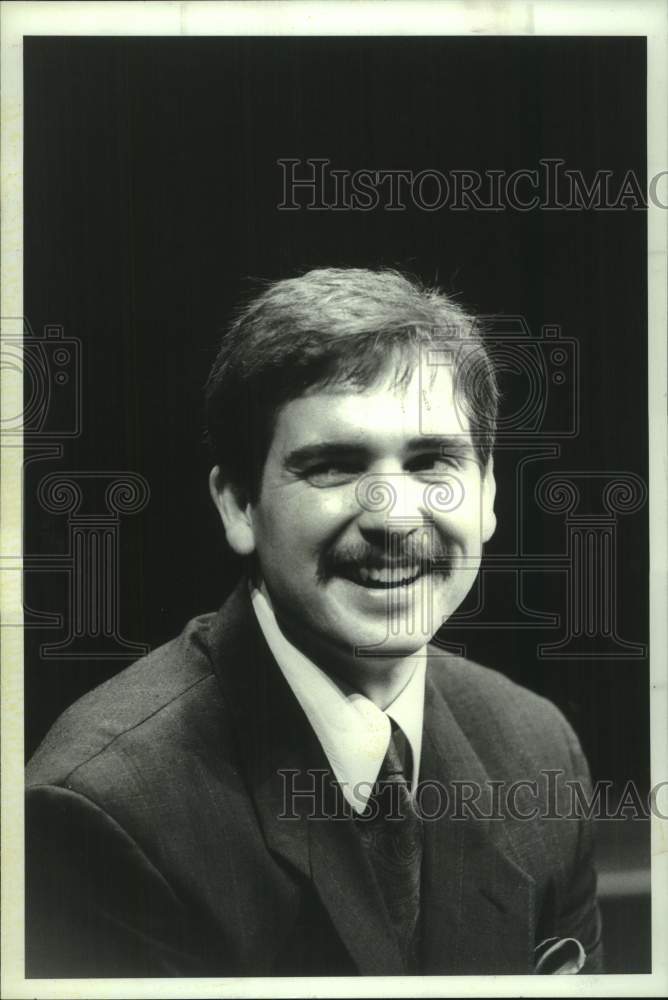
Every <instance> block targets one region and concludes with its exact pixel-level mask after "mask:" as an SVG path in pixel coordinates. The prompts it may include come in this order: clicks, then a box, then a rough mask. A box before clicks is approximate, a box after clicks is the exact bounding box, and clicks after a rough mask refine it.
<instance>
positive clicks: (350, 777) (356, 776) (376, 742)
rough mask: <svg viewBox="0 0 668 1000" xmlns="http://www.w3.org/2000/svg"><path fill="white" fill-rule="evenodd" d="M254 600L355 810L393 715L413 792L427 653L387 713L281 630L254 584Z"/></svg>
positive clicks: (364, 797) (369, 784) (360, 807)
mask: <svg viewBox="0 0 668 1000" xmlns="http://www.w3.org/2000/svg"><path fill="white" fill-rule="evenodd" d="M251 601H252V604H253V609H254V611H255V615H256V617H257V620H258V623H259V625H260V628H261V630H262V633H263V635H264V637H265V639H266V641H267V645H268V646H269V648H270V650H271V652H272V653H273V656H274V659H275V660H276V662H277V664H278V666H279V668H280V670H281V672H282V673H283V676H284V677H285V679H286V681H287V682H288V684H289V685H290V688H291V689H292V692H293V694H294V695H295V697H296V699H297V701H298V702H299V704H300V705H301V707H302V710H303V711H304V713H305V714H306V717H307V718H308V720H309V722H310V724H311V726H312V727H313V730H314V731H315V734H316V736H317V737H318V740H319V741H320V744H321V746H322V748H323V750H324V751H325V754H326V755H327V759H328V761H329V763H330V765H331V768H332V771H333V772H334V774H335V776H336V779H337V781H338V782H339V784H340V785H341V788H342V790H343V794H344V795H345V797H346V799H347V801H348V802H349V803H350V804H351V805H352V806H353V808H354V809H355V810H356V811H357V812H359V813H361V812H363V811H364V809H365V808H366V805H367V801H368V799H369V796H370V794H371V791H372V789H373V785H374V784H375V782H376V779H377V777H378V772H379V771H380V765H381V764H382V762H383V758H384V757H385V754H386V752H387V747H388V745H389V742H390V735H391V725H390V717H391V718H392V719H394V721H395V722H396V723H397V724H398V725H399V726H401V728H402V730H403V731H404V733H405V735H406V739H407V740H408V743H409V745H410V748H411V752H412V755H413V775H412V788H413V791H414V790H415V788H416V785H417V781H418V776H419V773H420V757H421V753H422V723H423V716H424V683H425V669H426V659H425V657H424V654H423V653H422V652H421V651H420V652H419V653H418V654H413V657H414V659H415V669H414V670H413V673H412V675H411V678H410V680H409V681H408V683H407V684H406V686H405V687H404V688H403V689H402V691H401V693H400V694H398V695H397V697H396V698H395V700H394V701H393V702H392V704H391V705H388V707H387V709H386V710H385V711H384V712H383V711H382V710H381V709H380V708H378V706H377V705H375V704H374V703H373V702H372V701H371V700H370V699H369V698H367V697H365V695H363V694H360V693H359V692H358V691H353V690H352V689H350V688H348V687H346V686H345V685H343V684H342V683H341V682H335V681H334V680H332V678H331V677H330V676H329V674H326V673H325V671H324V670H321V668H320V667H318V666H317V665H316V664H315V663H313V661H312V660H310V659H309V658H308V657H307V656H305V655H304V654H303V653H302V652H301V651H300V650H299V649H297V647H296V646H294V645H293V644H292V643H291V642H290V641H289V640H288V639H287V638H286V637H285V635H284V634H283V632H282V631H281V628H280V626H279V624H278V622H277V620H276V616H275V614H274V611H273V608H272V606H271V602H270V600H269V598H268V596H267V595H266V594H265V593H264V592H263V591H261V590H259V589H258V588H257V587H255V586H253V585H252V584H251Z"/></svg>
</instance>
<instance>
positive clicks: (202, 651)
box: [27, 269, 601, 976]
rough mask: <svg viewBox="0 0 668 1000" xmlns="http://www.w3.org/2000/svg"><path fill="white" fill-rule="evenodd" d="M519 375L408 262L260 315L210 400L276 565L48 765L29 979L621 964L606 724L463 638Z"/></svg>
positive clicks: (223, 368) (216, 496)
mask: <svg viewBox="0 0 668 1000" xmlns="http://www.w3.org/2000/svg"><path fill="white" fill-rule="evenodd" d="M497 398H498V393H497V387H496V382H495V377H494V372H493V369H492V366H491V364H490V362H489V360H488V358H487V355H486V353H485V350H484V344H483V342H482V340H481V339H480V336H479V334H478V332H477V328H476V325H475V323H474V321H473V319H472V318H471V317H469V316H468V315H467V314H465V313H464V312H463V311H462V310H461V309H460V308H458V307H457V306H456V305H455V304H454V303H452V302H451V301H450V300H449V299H448V298H447V297H445V296H444V295H443V294H442V293H440V292H439V291H438V290H435V289H427V288H423V287H422V286H421V285H419V284H418V283H417V282H414V281H409V280H408V279H407V278H405V277H404V276H402V275H401V274H398V273H397V272H393V271H384V270H380V271H367V270H360V269H323V270H316V271H311V272H309V273H307V274H305V275H303V276H302V277H298V278H294V279H289V280H284V281H279V282H277V283H275V284H273V285H270V286H268V287H267V288H266V289H265V290H264V291H263V292H262V293H261V294H260V295H259V296H257V297H256V298H255V299H254V300H253V301H251V302H250V303H249V304H248V305H246V306H245V307H244V308H243V309H242V310H241V311H240V312H239V313H238V315H237V317H236V319H235V321H234V322H233V323H232V324H231V326H230V328H229V330H228V332H227V334H226V336H225V337H224V339H223V342H222V344H221V347H220V351H219V354H218V357H217V359H216V362H215V364H214V366H213V369H212V372H211V375H210V378H209V382H208V385H207V416H208V423H209V436H210V441H211V445H212V448H213V452H214V455H215V466H214V468H213V470H212V472H211V476H210V488H211V494H212V497H213V500H214V502H215V504H216V506H217V508H218V510H219V513H220V516H221V519H222V524H223V528H224V531H225V535H226V538H227V541H228V543H229V545H230V546H231V548H232V549H233V550H234V551H235V552H236V553H237V554H238V555H240V556H242V557H244V560H245V564H246V572H245V574H244V577H243V579H242V580H240V582H239V585H238V587H237V588H236V590H235V591H234V593H233V594H232V595H231V596H230V598H229V599H228V600H227V601H226V602H225V604H224V605H223V607H222V608H221V610H220V611H219V612H218V613H217V614H215V615H214V614H207V615H203V616H201V617H199V618H197V619H195V620H193V621H192V622H190V623H189V625H188V626H187V627H186V629H185V630H184V632H183V633H182V634H181V636H180V637H179V638H178V639H175V640H173V641H172V642H170V643H168V644H167V645H166V646H163V647H161V648H160V649H158V650H155V651H154V652H153V653H152V654H151V655H150V656H148V657H146V658H144V659H143V660H141V661H139V662H138V663H137V664H135V665H134V666H132V667H130V668H129V669H128V670H126V671H124V672H123V673H121V674H120V675H118V677H116V678H113V679H112V680H111V681H109V682H108V683H107V684H105V685H103V686H102V687H101V688H98V689H97V690H96V691H93V692H92V693H91V694H89V695H87V696H86V697H85V698H84V699H82V700H81V701H80V702H79V703H77V704H76V705H75V706H73V707H72V708H71V709H69V710H68V712H66V713H65V715H64V716H63V717H62V718H61V719H60V720H59V721H58V722H57V723H56V725H55V726H54V728H53V729H52V731H51V733H50V734H49V735H48V736H47V738H46V740H45V742H44V743H43V744H42V746H41V747H40V749H39V750H38V752H37V754H36V755H35V758H34V759H33V761H32V762H31V765H30V768H29V782H28V784H29V791H28V807H27V827H28V862H27V876H28V878H27V921H28V923H27V928H28V937H27V970H28V975H29V976H45V975H47V976H59V975H60V976H64V975H68V976H82V975H87V976H128V975H155V976H162V975H180V976H188V975H190V976H197V975H217V976H227V975H265V976H266V975H355V974H366V975H392V974H395V975H398V974H429V975H435V974H455V973H481V974H483V973H484V974H490V973H509V972H517V973H531V972H536V971H537V972H549V971H578V970H579V969H580V968H584V970H585V971H597V970H599V969H600V962H601V946H600V921H599V915H598V908H597V904H596V896H595V886H596V880H595V875H594V871H593V866H592V847H591V831H590V826H589V823H588V822H587V820H586V819H585V818H583V817H581V816H578V815H577V814H576V812H574V811H573V809H572V803H571V802H570V801H567V798H568V797H567V795H566V790H567V787H568V782H571V783H572V784H575V785H579V786H580V788H581V790H583V791H584V792H585V793H586V791H587V789H588V787H589V786H588V782H589V776H588V772H587V765H586V763H585V761H584V759H583V756H582V752H581V750H580V747H579V745H578V742H577V739H576V737H575V736H574V734H573V732H572V730H571V729H570V727H569V726H568V724H567V723H566V721H565V720H564V718H563V717H562V716H561V714H560V713H559V712H558V711H557V710H556V708H554V707H553V706H552V705H551V704H550V703H548V702H546V701H545V700H543V699H541V698H539V697H537V696H536V695H534V694H531V693H530V692H528V691H525V690H523V689H521V688H519V687H517V686H516V685H514V684H513V683H511V682H510V681H509V680H507V679H506V678H504V677H503V676H501V675H500V674H498V673H495V672H493V671H490V670H488V669H486V668H484V667H481V666H478V665H476V664H473V663H470V662H468V661H465V660H463V659H461V658H457V657H452V656H446V655H444V653H443V650H442V649H440V648H439V647H436V646H433V645H431V640H432V639H433V637H434V635H435V633H436V632H437V631H438V629H439V628H441V627H442V626H443V625H444V624H445V623H447V621H448V619H449V617H450V616H451V615H452V614H453V612H454V611H455V610H456V609H457V608H458V607H459V605H460V604H461V602H462V601H463V600H464V598H465V597H466V595H467V593H468V592H469V590H470V588H471V586H472V585H473V582H474V580H475V577H476V575H477V572H478V569H479V566H480V560H481V556H482V549H483V545H484V543H485V542H487V541H488V540H489V539H490V538H491V536H492V534H493V532H494V529H495V517H494V496H495V481H494V472H493V464H492V445H493V439H494V427H495V421H496V407H497ZM559 777H560V778H561V779H563V780H562V781H561V782H559V781H558V780H557V778H559Z"/></svg>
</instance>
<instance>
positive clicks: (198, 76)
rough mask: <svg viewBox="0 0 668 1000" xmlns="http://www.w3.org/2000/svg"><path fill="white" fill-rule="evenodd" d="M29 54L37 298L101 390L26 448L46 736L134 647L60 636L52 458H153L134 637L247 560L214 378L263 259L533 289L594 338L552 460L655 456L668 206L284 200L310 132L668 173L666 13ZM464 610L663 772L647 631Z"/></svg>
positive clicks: (636, 572)
mask: <svg viewBox="0 0 668 1000" xmlns="http://www.w3.org/2000/svg"><path fill="white" fill-rule="evenodd" d="M24 65H25V178H24V196H25V316H26V319H27V321H28V322H29V324H30V326H31V328H32V330H33V331H34V334H35V335H37V336H39V335H40V333H41V331H42V330H43V328H44V327H45V325H47V324H55V325H58V326H62V328H63V334H64V336H65V337H66V338H77V339H78V340H79V341H80V342H81V371H80V375H81V398H82V408H81V414H80V423H79V424H78V425H77V427H78V430H79V431H80V433H78V436H72V437H69V438H66V439H65V438H63V440H62V442H61V443H62V450H61V454H60V455H59V456H58V457H51V458H50V457H48V455H44V454H42V455H41V456H40V455H39V454H38V453H39V447H40V440H42V439H41V438H40V435H39V434H37V435H35V436H34V437H33V438H32V439H31V440H32V447H33V452H32V453H31V451H30V447H31V446H30V442H28V450H27V453H26V455H27V458H29V459H30V461H29V462H28V464H27V465H26V471H25V552H26V555H27V557H28V558H27V566H28V571H27V572H26V579H25V600H26V604H27V606H28V607H29V608H30V609H31V614H32V613H33V612H38V613H39V612H41V613H44V612H51V613H59V614H62V615H64V616H65V624H64V625H63V626H62V627H60V628H56V627H48V626H47V627H34V625H37V624H40V622H39V621H38V620H37V618H34V617H33V619H31V620H32V621H33V622H34V625H33V627H28V628H27V630H26V675H25V676H26V741H27V751H28V753H30V752H31V751H32V749H33V748H34V747H35V746H36V744H37V743H38V742H39V740H40V739H41V738H42V736H43V735H44V733H45V731H46V729H47V728H48V726H49V725H50V723H51V722H52V721H53V719H54V718H55V717H56V715H58V714H59V712H60V711H61V710H62V709H64V708H65V707H66V706H67V705H68V704H69V703H70V702H71V701H73V700H74V699H75V698H76V697H78V696H79V695H80V694H81V693H83V692H84V691H86V690H87V689H89V688H90V687H92V686H94V685H95V684H97V683H98V682H100V681H102V680H104V679H105V678H106V677H108V676H110V675H111V674H112V673H114V672H115V671H117V670H119V669H121V668H122V667H123V666H125V665H126V664H127V663H128V662H130V659H131V657H128V658H127V659H126V660H125V661H123V660H108V659H104V658H97V657H95V656H90V657H88V658H84V659H73V658H68V656H67V653H66V652H65V653H62V654H61V656H60V658H59V657H55V658H54V657H53V656H48V655H44V651H43V648H44V645H45V644H47V645H48V644H49V643H52V644H53V643H57V642H59V641H62V640H63V638H64V636H65V633H66V631H67V627H66V623H67V617H68V615H69V614H70V613H71V609H70V608H69V606H68V600H69V598H68V590H67V586H68V574H67V573H66V572H64V571H63V568H62V567H63V560H65V561H66V557H67V553H68V546H69V544H70V542H69V540H68V528H67V518H66V517H64V516H63V515H62V514H61V515H58V514H56V513H54V512H53V511H49V510H45V508H44V504H43V503H42V502H41V501H40V500H39V499H38V487H39V484H40V482H42V481H43V479H44V477H45V476H47V475H49V474H51V473H59V472H62V473H68V475H69V474H71V475H72V476H74V477H75V478H76V474H79V477H80V479H81V475H80V474H81V473H84V472H97V473H99V472H110V471H112V472H122V471H131V472H135V473H139V474H140V475H141V476H143V477H144V478H145V480H146V481H147V483H148V485H149V487H150V499H149V502H148V504H147V505H146V507H145V508H144V509H143V510H141V511H140V512H138V513H136V514H135V515H134V516H127V517H122V518H121V521H120V533H119V539H120V542H119V544H120V564H119V581H120V606H119V611H118V614H119V621H120V631H121V633H122V635H123V637H124V638H125V639H127V640H132V641H135V642H143V643H146V644H148V645H149V646H151V647H154V646H156V645H158V644H160V643H162V642H164V641H165V640H167V639H169V638H171V637H172V636H174V635H175V634H176V633H177V632H178V631H180V629H181V628H182V626H183V624H184V623H185V621H186V620H187V619H188V618H189V617H191V616H192V615H194V614H197V613H199V612H202V611H205V610H211V609H213V608H214V607H216V606H217V605H218V604H219V603H220V601H221V599H222V597H223V596H224V594H225V593H226V591H227V590H229V588H230V586H231V584H232V583H233V581H234V578H235V575H236V572H237V569H238V567H237V566H236V565H235V563H234V561H233V560H232V559H231V557H230V555H229V553H228V552H227V551H226V549H225V546H224V543H223V541H222V538H221V536H220V530H219V527H218V522H217V518H216V515H215V513H214V511H213V508H212V506H211V505H210V501H209V497H208V493H207V488H206V473H207V471H208V461H207V456H206V452H205V450H204V448H203V446H202V431H203V422H202V415H201V386H202V384H203V382H204V380H205V377H206V374H207V370H208V367H209V365H210V363H211V361H212V358H213V355H214V352H215V345H216V341H217V337H218V335H219V332H220V330H221V329H222V327H223V325H224V322H225V319H226V317H227V316H228V315H229V312H230V309H231V308H232V306H233V304H234V303H235V302H236V300H237V298H238V296H239V295H240V294H241V293H244V292H245V291H247V290H248V288H249V287H250V284H251V281H250V279H252V278H276V277H280V276H285V275H290V274H293V273H294V272H295V271H297V270H299V269H303V268H307V267H310V266H318V265H331V264H339V265H359V266H365V265H377V264H384V265H390V266H398V267H401V268H405V269H408V270H410V271H411V272H413V273H415V274H417V275H419V276H421V277H423V278H425V279H427V280H437V281H439V282H440V283H441V285H442V286H443V287H444V289H445V290H446V291H449V292H454V293H456V294H457V295H458V296H459V297H460V299H461V300H462V301H463V302H464V303H465V304H466V305H468V306H470V307H472V308H474V309H477V310H479V311H481V312H483V313H486V314H493V313H507V314H522V315H524V316H525V318H526V321H527V323H528V324H529V327H530V329H531V330H532V332H533V333H534V335H537V334H538V333H539V331H540V328H541V326H542V325H544V324H558V325H560V327H561V328H562V332H563V335H564V336H567V337H571V338H575V339H576V340H577V341H578V343H579V348H580V361H581V381H580V386H579V390H578V391H579V399H580V414H581V422H580V433H579V435H578V436H577V437H574V438H571V439H569V440H566V441H564V442H562V445H561V455H560V457H559V458H558V460H557V461H553V462H550V463H549V464H546V467H545V468H546V471H554V470H559V469H564V470H581V471H592V470H599V471H608V472H611V473H612V472H619V471H623V472H631V473H635V474H636V475H638V476H640V477H642V478H643V479H645V480H646V476H647V394H646V378H647V373H646V336H647V318H646V219H645V214H644V212H642V211H632V210H630V209H629V210H623V211H596V210H580V211H572V212H571V211H539V210H534V211H527V212H521V211H517V210H514V209H512V208H508V209H506V210H504V211H499V212H494V211H477V212H475V211H471V210H469V211H462V212H456V211H452V210H449V209H448V208H447V207H444V208H442V209H440V210H438V211H434V212H428V211H424V210H422V209H420V208H418V207H416V206H415V205H412V206H411V205H408V207H407V208H406V210H405V211H402V212H391V211H383V210H382V209H381V208H378V209H377V210H373V211H369V212H360V211H358V212H351V211H342V212H335V211H326V210H320V211H318V210H316V211H305V210H303V211H298V212H285V211H278V210H277V204H278V203H279V202H280V200H281V198H282V173H281V170H280V169H279V167H278V165H277V160H278V159H279V158H287V157H290V158H297V159H300V160H305V159H306V158H313V157H323V158H328V159H330V160H331V166H332V167H334V168H340V169H349V170H355V169H359V168H363V167H364V168H369V169H384V170H390V169H407V168H408V169H412V170H414V171H418V170H425V169H431V170H440V171H442V172H447V171H452V170H456V169H469V170H479V171H484V170H501V171H508V172H510V171H512V170H515V169H520V168H524V169H532V168H535V167H536V166H537V164H538V161H539V160H540V158H541V157H559V158H562V159H563V160H564V161H565V163H566V166H568V167H569V168H571V169H576V170H582V171H583V172H584V173H585V175H587V176H589V177H591V176H592V175H593V173H594V171H596V170H597V169H599V168H600V169H607V170H610V171H612V172H613V174H614V176H615V177H617V178H619V179H621V178H622V177H623V175H624V174H625V173H626V171H628V170H633V171H634V172H635V174H636V176H637V177H638V179H639V183H640V184H641V186H644V181H645V159H644V158H645V139H646V131H645V49H644V40H643V39H625V38H580V39H579V38H568V39H566V38H421V37H416V38H285V37H281V38H190V39H181V38H179V39H167V38H105V39H101V38H64V37H63V38H53V37H52V38H30V39H26V44H25V63H24ZM514 391H515V390H514V389H513V385H512V384H509V385H508V386H507V394H508V397H509V399H510V400H511V402H512V396H513V392H514ZM53 405H54V406H55V403H54V404H53ZM54 412H55V411H54ZM52 417H53V414H52ZM53 419H54V420H55V419H56V418H55V417H53ZM64 419H65V418H63V420H64ZM54 426H55V425H54ZM63 426H65V424H63ZM56 430H57V428H56ZM56 436H57V435H56ZM42 437H43V436H42ZM516 457H517V456H516V455H515V456H513V455H511V454H510V453H507V452H504V451H501V452H500V453H499V456H498V459H497V479H498V483H499V494H498V502H497V513H498V516H499V528H498V531H497V535H496V537H495V539H494V540H493V542H492V543H491V545H490V547H489V551H490V553H492V554H493V553H495V552H496V553H503V552H506V551H508V548H509V547H512V544H513V542H512V531H513V527H512V525H513V521H514V517H515V513H514V512H515V504H516V502H517V500H516V496H515V492H514V488H513V477H514V464H513V463H514V461H515V460H516ZM81 481H82V482H84V483H89V482H90V481H89V480H85V478H84V479H82V480H81ZM86 488H88V487H86ZM646 515H647V508H646V507H645V508H644V509H643V510H641V511H640V512H639V513H636V514H634V515H632V516H629V517H627V518H625V519H620V533H619V556H618V567H617V580H618V594H617V614H618V628H619V632H620V634H621V635H622V636H623V637H624V638H626V639H628V640H630V641H633V642H637V643H643V642H646V641H647V606H648V593H647V579H648V576H647V571H648V567H647V549H648V535H647V520H646ZM524 516H525V518H526V522H527V529H528V532H529V534H530V536H531V538H532V547H533V550H534V551H536V552H540V551H541V548H544V547H552V549H553V548H554V545H555V544H556V543H555V541H554V537H553V536H552V535H551V534H550V533H551V532H553V531H554V523H555V522H554V518H552V517H551V516H549V515H546V514H545V513H543V512H540V511H538V510H537V509H533V508H531V506H530V505H529V506H528V507H527V510H526V513H525V515H524ZM562 527H563V526H562ZM541 539H544V546H543V544H542V541H541ZM31 560H32V561H33V565H32V569H31ZM50 560H51V562H49V561H50ZM58 560H60V562H58ZM49 567H50V568H49ZM495 580H496V578H494V577H492V578H490V585H489V588H488V594H487V598H488V602H489V604H488V612H489V616H490V617H489V620H492V621H493V620H499V619H500V618H501V617H503V614H504V608H505V602H506V599H507V579H506V580H503V578H502V577H498V581H497V582H496V583H495ZM560 587H561V584H560V583H559V576H558V575H555V574H553V573H542V574H541V573H536V574H534V576H533V577H532V579H531V581H530V589H531V599H532V601H533V603H534V604H535V606H537V607H538V608H541V607H542V608H544V609H548V608H550V607H552V608H554V607H555V606H556V607H557V608H559V607H561V606H562V605H563V591H562V590H560V589H559V588H560ZM41 625H42V626H44V622H43V621H42V622H41ZM446 632H447V636H446V638H447V639H448V640H452V641H459V640H461V641H463V642H465V643H466V648H467V653H468V655H469V656H471V657H472V658H474V659H477V660H479V661H481V662H483V663H487V664H488V665H490V666H495V667H498V668H499V669H500V670H503V671H504V672H505V673H507V674H508V675H510V676H511V677H513V678H515V679H516V680H518V681H520V682H521V683H523V684H525V685H527V686H529V687H531V688H533V689H534V690H536V691H539V692H540V693H543V694H545V695H547V696H548V697H550V698H552V699H553V700H554V701H555V702H557V704H559V705H560V706H561V708H562V709H563V710H564V711H565V712H566V714H567V715H568V717H569V718H570V719H571V721H572V722H573V724H574V726H575V728H576V730H577V731H578V733H579V735H580V737H581V739H582V742H583V744H584V748H585V751H586V752H587V754H588V756H589V759H590V762H591V765H592V771H593V774H594V777H595V778H602V779H610V780H613V781H614V782H615V783H616V784H617V785H621V784H622V783H624V782H626V781H627V780H628V779H633V780H635V781H636V782H638V783H639V785H640V787H641V788H643V789H645V788H646V787H647V785H648V781H649V775H648V760H649V713H648V699H649V685H648V670H647V660H646V658H642V657H641V658H629V659H624V658H621V659H619V658H618V659H614V660H613V659H598V660H597V659H593V660H577V659H576V660H572V659H570V660H569V659H550V660H545V659H541V658H539V657H538V656H537V653H536V647H537V643H539V642H544V641H546V639H547V640H552V641H554V639H555V635H553V634H551V635H546V634H545V633H544V631H541V630H540V629H533V630H532V629H527V630H520V629H512V628H510V629H509V628H506V629H500V628H486V629H482V628H481V629H478V630H466V631H459V630H458V629H457V628H456V627H453V628H451V629H447V630H446Z"/></svg>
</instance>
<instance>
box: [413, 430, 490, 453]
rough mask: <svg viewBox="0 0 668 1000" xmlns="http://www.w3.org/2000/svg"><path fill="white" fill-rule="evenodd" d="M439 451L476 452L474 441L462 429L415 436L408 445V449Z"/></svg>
mask: <svg viewBox="0 0 668 1000" xmlns="http://www.w3.org/2000/svg"><path fill="white" fill-rule="evenodd" d="M425 450H427V451H432V452H433V451H439V452H441V451H442V452H447V453H448V454H449V455H462V456H464V455H471V454H473V453H474V452H475V448H474V447H473V442H472V441H471V438H470V437H469V435H468V434H466V433H465V432H464V431H462V433H461V434H449V435H444V436H441V435H435V434H424V435H422V436H421V437H414V438H411V440H410V441H409V442H408V444H407V445H406V451H408V452H415V451H425Z"/></svg>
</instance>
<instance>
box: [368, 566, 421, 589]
mask: <svg viewBox="0 0 668 1000" xmlns="http://www.w3.org/2000/svg"><path fill="white" fill-rule="evenodd" d="M357 572H358V574H359V578H360V580H361V581H362V583H369V582H371V583H378V584H381V585H384V586H391V585H394V586H398V585H400V584H403V583H410V582H412V581H413V580H415V579H416V578H417V577H418V576H419V575H420V567H419V566H415V567H412V568H411V567H407V566H406V567H400V566H394V567H392V566H384V567H383V568H382V569H367V568H366V567H365V566H360V567H359V569H358V571H357Z"/></svg>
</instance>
